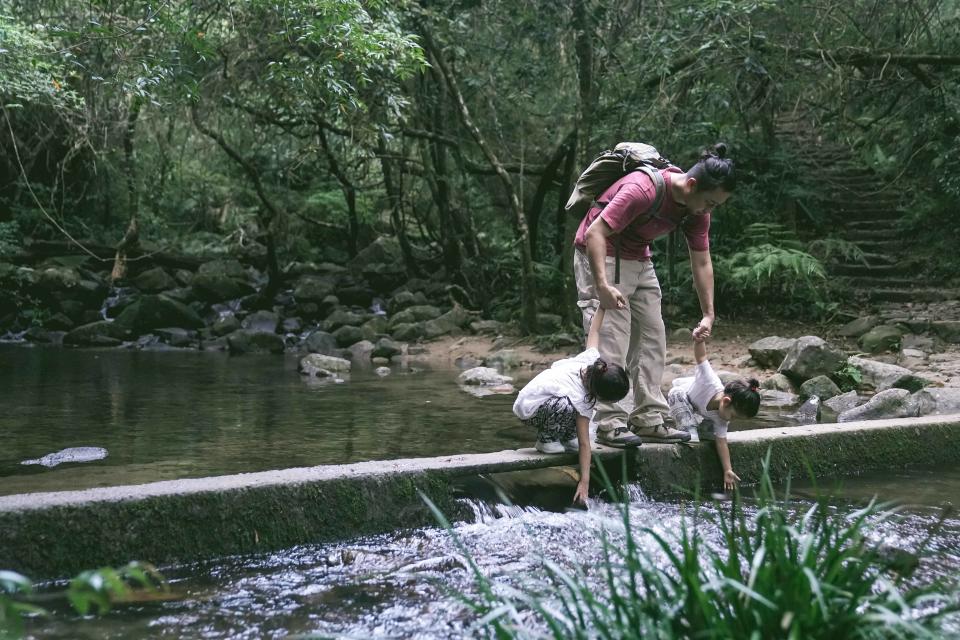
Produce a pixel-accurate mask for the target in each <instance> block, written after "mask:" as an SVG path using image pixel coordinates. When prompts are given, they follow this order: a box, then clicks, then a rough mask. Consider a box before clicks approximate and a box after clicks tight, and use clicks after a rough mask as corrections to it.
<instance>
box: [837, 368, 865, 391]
mask: <svg viewBox="0 0 960 640" xmlns="http://www.w3.org/2000/svg"><path fill="white" fill-rule="evenodd" d="M831 377H832V378H833V379H834V381H835V382H836V383H837V386H838V387H840V390H841V391H856V390H857V389H859V388H860V383H861V382H863V372H862V371H861V370H860V369H859V367H855V366H854V365H852V364H844V365H843V366H842V367H840V368H839V369H837V370H836V371H835V372H834V373H833V375H832V376H831Z"/></svg>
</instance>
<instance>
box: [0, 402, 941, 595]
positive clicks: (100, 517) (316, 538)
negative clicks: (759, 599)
mask: <svg viewBox="0 0 960 640" xmlns="http://www.w3.org/2000/svg"><path fill="white" fill-rule="evenodd" d="M729 442H730V452H731V457H732V459H733V464H734V468H735V469H736V470H737V473H738V474H739V475H740V477H741V478H742V479H743V481H744V482H753V481H755V480H756V479H757V478H758V477H759V475H760V471H761V463H762V461H763V458H764V456H765V455H766V453H767V451H768V450H769V451H770V452H771V470H772V473H773V475H774V479H775V480H782V479H785V478H786V476H787V475H788V474H793V476H794V477H798V476H803V475H805V474H806V468H807V466H809V467H810V468H811V469H812V470H813V472H814V473H815V474H816V475H817V477H821V478H822V477H828V476H838V475H850V474H856V473H860V472H864V471H870V470H877V469H889V468H896V467H903V466H906V465H938V464H949V463H954V464H955V463H957V462H958V461H960V416H936V417H927V418H914V419H904V420H886V421H874V422H863V423H845V424H840V425H814V426H809V427H790V428H783V429H764V430H757V431H745V432H734V433H731V434H730V439H729ZM596 458H597V459H598V460H600V461H602V462H603V463H604V465H605V467H607V468H609V469H611V471H613V472H614V474H616V472H617V471H618V470H619V468H620V466H621V464H620V462H619V461H620V460H622V459H623V454H622V452H620V451H617V450H613V449H606V448H602V447H600V448H598V450H597V451H596ZM626 460H627V467H628V474H629V475H630V476H631V477H632V478H634V479H635V480H637V481H638V482H639V483H640V485H641V486H642V487H643V488H644V490H645V491H646V492H647V493H648V495H664V494H670V493H672V492H676V491H681V490H683V491H688V490H691V489H695V488H701V489H705V490H711V489H713V490H715V489H718V488H719V480H720V469H719V465H718V464H717V460H716V454H715V453H714V451H713V447H712V446H711V445H693V446H686V445H645V446H643V447H641V448H640V449H639V450H637V451H636V452H632V453H630V454H629V455H628V456H627V458H626ZM575 463H576V454H565V455H560V456H546V455H542V454H538V453H537V452H535V451H533V450H532V449H524V450H519V451H502V452H498V453H489V454H477V455H459V456H442V457H437V458H420V459H411V460H388V461H376V462H363V463H357V464H351V465H342V466H335V465H331V466H323V467H311V468H298V469H284V470H280V471H268V472H262V473H249V474H238V475H232V476H220V477H213V478H197V479H188V480H177V481H167V482H156V483H151V484H146V485H136V486H123V487H106V488H98V489H89V490H85V491H64V492H53V493H34V494H21V495H13V496H5V497H0V568H3V569H13V570H16V571H20V572H22V573H25V574H27V575H30V576H31V577H34V578H54V577H64V576H69V575H73V574H75V573H77V572H78V571H81V570H83V569H88V568H92V567H98V566H105V565H119V564H122V563H125V562H126V561H128V560H132V559H137V560H144V561H149V562H153V563H155V564H161V565H162V564H167V563H177V562H189V561H194V560H199V559H203V558H210V557H215V556H222V555H228V554H236V553H249V552H258V551H271V550H276V549H282V548H284V547H289V546H292V545H296V544H303V543H315V542H327V541H335V540H343V539H347V538H352V537H355V536H359V535H366V534H373V533H381V532H386V531H392V530H395V529H402V528H408V527H418V526H424V525H431V524H433V523H434V521H433V518H432V516H431V514H430V512H429V511H428V509H427V508H426V507H425V506H424V504H423V502H422V501H421V499H420V495H419V493H420V492H423V493H424V494H425V495H427V496H429V497H430V498H431V499H432V500H433V501H434V502H435V503H436V504H437V505H438V506H439V507H440V508H441V509H442V510H443V511H444V512H445V513H447V514H448V515H450V516H451V517H457V516H459V515H460V512H459V507H458V505H457V503H456V501H455V500H454V496H455V486H456V485H458V484H461V481H462V479H463V478H465V477H473V476H476V475H478V474H491V473H504V472H517V471H522V470H526V469H537V468H544V467H555V466H563V465H571V464H575ZM567 475H569V474H567ZM596 475H597V474H595V476H594V477H596Z"/></svg>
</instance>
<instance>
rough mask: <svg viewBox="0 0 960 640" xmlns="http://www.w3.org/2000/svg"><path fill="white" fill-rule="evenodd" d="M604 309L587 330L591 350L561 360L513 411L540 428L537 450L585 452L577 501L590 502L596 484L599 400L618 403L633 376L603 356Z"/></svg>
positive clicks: (539, 377)
mask: <svg viewBox="0 0 960 640" xmlns="http://www.w3.org/2000/svg"><path fill="white" fill-rule="evenodd" d="M603 314H604V311H603V309H602V308H601V309H598V310H597V312H596V314H595V315H594V316H593V321H592V322H591V323H590V331H589V332H588V333H587V349H586V351H584V352H583V353H581V354H580V355H578V356H575V357H573V358H566V359H564V360H558V361H557V362H554V363H553V365H551V367H550V368H549V369H547V370H546V371H543V372H541V373H539V374H537V376H536V377H535V378H534V379H533V380H531V381H530V382H529V383H527V386H525V387H524V388H523V389H521V390H520V394H519V395H518V396H517V401H516V402H514V403H513V412H514V413H515V414H516V416H517V417H518V418H520V419H521V420H522V421H523V423H524V424H526V425H528V426H531V427H535V428H536V429H537V444H536V447H537V451H540V452H541V453H563V452H565V451H579V452H580V482H579V483H578V484H577V491H576V493H574V495H573V501H574V503H580V504H585V503H586V501H587V490H588V489H589V488H590V416H591V415H592V414H593V405H594V403H595V402H596V401H597V400H601V401H603V402H617V401H618V400H620V399H622V398H623V397H624V396H625V395H627V391H628V390H629V388H630V379H629V378H628V377H627V372H626V370H624V368H623V367H621V366H619V365H616V364H611V363H608V362H607V361H606V360H604V359H603V358H601V357H600V352H599V351H597V346H598V345H599V344H600V324H601V323H602V322H603Z"/></svg>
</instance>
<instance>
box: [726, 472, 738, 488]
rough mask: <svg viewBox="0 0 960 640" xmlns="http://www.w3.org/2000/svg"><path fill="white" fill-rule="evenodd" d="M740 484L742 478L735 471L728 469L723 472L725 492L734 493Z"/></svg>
mask: <svg viewBox="0 0 960 640" xmlns="http://www.w3.org/2000/svg"><path fill="white" fill-rule="evenodd" d="M738 482H740V476H738V475H737V474H735V473H734V472H733V469H727V470H726V471H724V472H723V489H724V491H733V489H734V487H736V486H737V483H738Z"/></svg>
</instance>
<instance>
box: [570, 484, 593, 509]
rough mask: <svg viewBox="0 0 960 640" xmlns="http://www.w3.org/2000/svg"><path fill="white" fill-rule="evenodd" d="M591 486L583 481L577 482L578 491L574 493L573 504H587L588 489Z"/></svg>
mask: <svg viewBox="0 0 960 640" xmlns="http://www.w3.org/2000/svg"><path fill="white" fill-rule="evenodd" d="M589 488H590V486H589V485H587V484H584V483H582V482H578V483H577V492H576V493H574V494H573V504H580V505H584V506H586V504H587V491H588V490H589Z"/></svg>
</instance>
